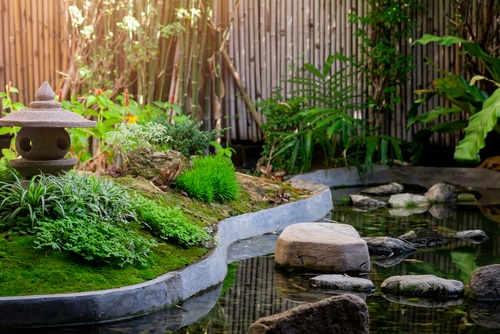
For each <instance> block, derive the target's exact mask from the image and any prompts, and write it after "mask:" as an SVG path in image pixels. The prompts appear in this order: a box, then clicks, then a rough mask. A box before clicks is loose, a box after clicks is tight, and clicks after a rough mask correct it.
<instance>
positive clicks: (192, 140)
mask: <svg viewBox="0 0 500 334" xmlns="http://www.w3.org/2000/svg"><path fill="white" fill-rule="evenodd" d="M157 122H159V123H160V124H162V125H164V126H166V127H167V133H168V135H169V136H170V140H169V141H168V142H167V144H168V146H170V148H171V149H173V150H176V151H179V152H181V153H182V154H183V155H184V156H186V157H190V156H191V155H194V154H199V153H200V152H202V151H203V150H206V149H207V148H208V147H209V145H210V142H211V141H215V140H216V139H217V138H219V137H220V136H221V135H222V131H224V130H225V129H219V130H212V131H203V130H201V129H200V127H201V125H202V124H203V122H202V121H199V122H198V121H195V120H192V119H191V117H190V116H184V115H182V116H175V117H174V122H173V123H171V122H168V121H167V119H165V118H158V119H157Z"/></svg>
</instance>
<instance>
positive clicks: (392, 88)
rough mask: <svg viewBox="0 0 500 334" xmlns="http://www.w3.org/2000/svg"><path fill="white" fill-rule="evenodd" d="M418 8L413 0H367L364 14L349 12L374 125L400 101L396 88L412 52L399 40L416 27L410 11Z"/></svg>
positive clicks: (402, 81) (404, 78) (408, 67)
mask: <svg viewBox="0 0 500 334" xmlns="http://www.w3.org/2000/svg"><path fill="white" fill-rule="evenodd" d="M420 8H422V5H420V4H418V1H415V0H402V1H401V0H368V1H367V11H366V12H364V16H360V15H357V14H349V21H350V22H351V23H355V22H359V23H361V27H360V28H358V29H357V30H356V32H355V36H357V37H361V44H360V53H361V63H362V65H363V66H364V75H365V77H366V78H367V84H368V86H369V87H370V90H369V95H368V97H369V101H368V104H369V106H370V107H371V108H373V109H374V111H375V112H376V114H375V115H374V116H373V117H375V123H374V124H375V125H378V126H380V124H382V122H381V120H380V119H381V117H383V113H390V112H392V111H393V106H394V105H396V104H398V103H401V98H400V96H399V95H398V91H399V89H400V87H401V86H402V85H404V84H405V83H406V82H407V81H408V72H409V71H410V70H411V69H412V68H414V65H413V59H412V55H411V54H404V53H403V52H402V51H401V47H400V45H399V44H400V41H401V40H402V39H408V38H411V36H412V30H413V29H414V28H415V27H416V25H415V24H414V23H412V22H411V14H412V12H413V11H415V10H417V9H420Z"/></svg>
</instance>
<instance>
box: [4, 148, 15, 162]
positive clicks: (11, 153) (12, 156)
mask: <svg viewBox="0 0 500 334" xmlns="http://www.w3.org/2000/svg"><path fill="white" fill-rule="evenodd" d="M2 154H3V156H4V157H6V158H7V159H9V160H12V159H15V158H16V152H14V151H12V150H9V149H8V148H4V149H2Z"/></svg>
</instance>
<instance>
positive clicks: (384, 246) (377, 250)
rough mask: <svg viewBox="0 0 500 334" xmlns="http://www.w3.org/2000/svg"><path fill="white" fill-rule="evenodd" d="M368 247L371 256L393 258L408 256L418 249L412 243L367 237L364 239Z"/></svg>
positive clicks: (394, 239) (395, 239) (388, 238)
mask: <svg viewBox="0 0 500 334" xmlns="http://www.w3.org/2000/svg"><path fill="white" fill-rule="evenodd" d="M363 240H364V241H366V244H367V245H368V251H369V252H370V255H371V256H373V255H383V256H393V255H401V254H408V253H411V252H413V251H416V250H417V249H416V248H415V246H413V244H412V243H410V242H408V241H406V240H401V239H397V238H391V237H366V238H363Z"/></svg>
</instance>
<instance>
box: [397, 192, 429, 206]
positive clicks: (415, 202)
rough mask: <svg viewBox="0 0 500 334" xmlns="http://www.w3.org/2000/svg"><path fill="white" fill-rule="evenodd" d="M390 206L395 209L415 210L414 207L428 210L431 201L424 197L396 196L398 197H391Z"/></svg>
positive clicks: (414, 195)
mask: <svg viewBox="0 0 500 334" xmlns="http://www.w3.org/2000/svg"><path fill="white" fill-rule="evenodd" d="M388 204H389V205H390V206H391V207H393V208H413V207H425V208H427V207H428V205H429V200H428V199H427V198H426V197H425V196H422V195H416V194H396V195H391V197H390V198H389V201H388Z"/></svg>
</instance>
